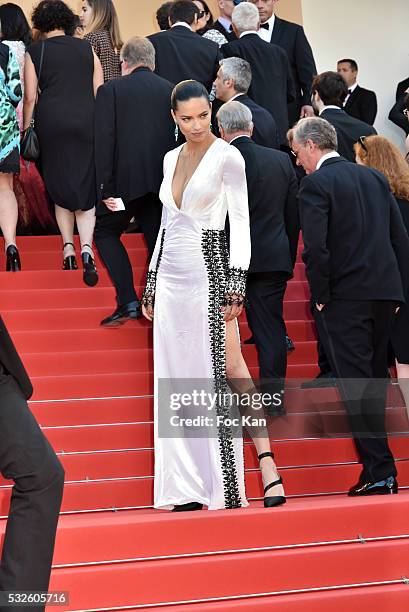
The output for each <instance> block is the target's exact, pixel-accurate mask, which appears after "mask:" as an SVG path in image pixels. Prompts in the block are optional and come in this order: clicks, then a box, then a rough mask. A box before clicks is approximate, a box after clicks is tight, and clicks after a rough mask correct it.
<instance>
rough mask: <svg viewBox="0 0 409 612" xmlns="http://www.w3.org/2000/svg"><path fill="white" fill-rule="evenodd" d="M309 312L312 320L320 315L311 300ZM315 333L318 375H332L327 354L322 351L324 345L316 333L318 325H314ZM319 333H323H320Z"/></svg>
mask: <svg viewBox="0 0 409 612" xmlns="http://www.w3.org/2000/svg"><path fill="white" fill-rule="evenodd" d="M310 310H311V314H312V316H313V318H314V319H316V317H317V315H318V316H319V315H320V313H319V312H318V310H317V309H316V307H315V302H313V300H311V302H310ZM316 332H317V355H318V367H319V369H320V373H321V374H329V373H331V372H332V373H334V372H333V370H332V369H331V364H330V362H329V359H328V357H327V354H326V352H325V349H324V345H323V343H322V341H321V339H320V335H319V332H318V325H316ZM321 333H323V332H322V331H321Z"/></svg>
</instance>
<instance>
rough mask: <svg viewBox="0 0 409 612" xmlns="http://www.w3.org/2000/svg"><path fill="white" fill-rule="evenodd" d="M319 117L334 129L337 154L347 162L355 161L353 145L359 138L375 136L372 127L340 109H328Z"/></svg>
mask: <svg viewBox="0 0 409 612" xmlns="http://www.w3.org/2000/svg"><path fill="white" fill-rule="evenodd" d="M320 117H321V118H322V119H326V120H327V121H329V123H331V124H332V125H333V126H334V128H335V129H336V132H337V137H338V153H339V154H340V155H342V157H345V158H346V159H347V160H348V161H355V152H354V144H355V143H356V142H358V140H359V137H360V136H370V135H371V134H376V130H375V128H374V127H373V126H372V125H368V124H367V123H364V122H363V121H360V120H359V119H355V117H351V116H350V115H348V113H346V112H345V111H344V110H343V109H342V108H340V109H336V108H328V109H326V110H324V112H323V113H321V115H320Z"/></svg>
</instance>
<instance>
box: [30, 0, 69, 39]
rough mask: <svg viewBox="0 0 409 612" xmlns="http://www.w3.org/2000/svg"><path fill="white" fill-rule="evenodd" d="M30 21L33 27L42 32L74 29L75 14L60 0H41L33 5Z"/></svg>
mask: <svg viewBox="0 0 409 612" xmlns="http://www.w3.org/2000/svg"><path fill="white" fill-rule="evenodd" d="M31 21H32V23H33V27H34V28H35V29H36V30H39V31H40V32H42V33H43V34H46V33H47V32H52V31H53V30H64V32H72V31H73V30H74V23H75V15H74V13H73V12H72V10H71V9H70V8H69V7H68V6H67V5H66V4H65V2H62V0H42V2H40V3H39V4H37V6H36V7H35V9H34V11H33V13H32V15H31Z"/></svg>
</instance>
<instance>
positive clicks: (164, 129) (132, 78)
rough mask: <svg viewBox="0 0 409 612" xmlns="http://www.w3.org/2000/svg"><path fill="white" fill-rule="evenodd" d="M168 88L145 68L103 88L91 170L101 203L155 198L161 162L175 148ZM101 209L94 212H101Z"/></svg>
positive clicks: (101, 88)
mask: <svg viewBox="0 0 409 612" xmlns="http://www.w3.org/2000/svg"><path fill="white" fill-rule="evenodd" d="M172 88H173V86H172V85H171V83H169V82H168V81H166V80H165V79H162V78H161V77H159V76H157V75H156V74H154V73H153V72H151V71H150V70H149V69H148V68H137V69H136V70H134V71H133V72H132V73H131V74H129V75H127V76H123V77H120V78H119V79H114V80H112V81H109V82H108V83H105V85H102V86H101V87H100V88H99V89H98V94H97V99H96V104H95V164H96V173H97V185H98V187H99V190H100V194H99V195H100V199H106V198H109V197H121V198H122V199H123V200H124V202H125V203H127V202H130V201H131V200H134V199H135V198H138V197H141V196H143V195H146V194H147V193H158V192H159V188H160V185H161V182H162V177H163V157H164V155H165V153H167V152H168V151H170V149H172V148H174V146H175V138H174V129H175V127H174V122H173V120H172V117H171V114H170V95H171V92H172ZM106 211H107V209H106V207H105V206H103V207H101V209H100V211H99V212H106Z"/></svg>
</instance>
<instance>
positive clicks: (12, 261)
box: [6, 244, 21, 272]
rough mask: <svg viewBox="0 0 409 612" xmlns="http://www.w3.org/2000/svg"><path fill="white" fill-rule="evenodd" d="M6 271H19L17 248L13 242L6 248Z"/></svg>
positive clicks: (19, 263)
mask: <svg viewBox="0 0 409 612" xmlns="http://www.w3.org/2000/svg"><path fill="white" fill-rule="evenodd" d="M6 259H7V263H6V272H20V270H21V262H20V255H19V252H18V248H17V247H16V245H15V244H10V245H9V246H8V247H7V249H6Z"/></svg>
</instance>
